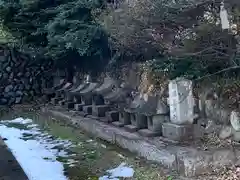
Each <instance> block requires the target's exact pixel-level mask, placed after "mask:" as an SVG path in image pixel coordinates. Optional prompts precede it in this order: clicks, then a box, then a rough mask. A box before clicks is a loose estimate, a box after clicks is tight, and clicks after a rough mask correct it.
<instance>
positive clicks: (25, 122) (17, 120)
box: [5, 117, 33, 124]
mask: <svg viewBox="0 0 240 180" xmlns="http://www.w3.org/2000/svg"><path fill="white" fill-rule="evenodd" d="M5 122H8V123H18V124H30V123H32V122H33V121H32V120H31V119H23V118H21V117H19V118H16V119H14V120H10V121H5Z"/></svg>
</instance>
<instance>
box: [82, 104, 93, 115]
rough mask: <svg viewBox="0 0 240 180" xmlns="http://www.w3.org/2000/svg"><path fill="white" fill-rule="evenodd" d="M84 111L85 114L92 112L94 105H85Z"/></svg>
mask: <svg viewBox="0 0 240 180" xmlns="http://www.w3.org/2000/svg"><path fill="white" fill-rule="evenodd" d="M83 112H84V113H85V114H92V105H87V106H83Z"/></svg>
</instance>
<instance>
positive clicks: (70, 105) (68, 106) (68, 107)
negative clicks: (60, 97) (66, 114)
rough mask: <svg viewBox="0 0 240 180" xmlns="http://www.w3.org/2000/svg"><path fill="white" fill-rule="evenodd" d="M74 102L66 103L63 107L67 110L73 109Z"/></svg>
mask: <svg viewBox="0 0 240 180" xmlns="http://www.w3.org/2000/svg"><path fill="white" fill-rule="evenodd" d="M74 105H75V102H66V103H65V106H66V108H67V109H74Z"/></svg>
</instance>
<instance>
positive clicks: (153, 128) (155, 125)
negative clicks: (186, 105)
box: [147, 115, 169, 134]
mask: <svg viewBox="0 0 240 180" xmlns="http://www.w3.org/2000/svg"><path fill="white" fill-rule="evenodd" d="M164 122H169V116H167V115H153V116H148V117H147V124H148V125H147V126H148V128H147V129H148V130H149V132H152V133H156V134H162V124H163V123H164Z"/></svg>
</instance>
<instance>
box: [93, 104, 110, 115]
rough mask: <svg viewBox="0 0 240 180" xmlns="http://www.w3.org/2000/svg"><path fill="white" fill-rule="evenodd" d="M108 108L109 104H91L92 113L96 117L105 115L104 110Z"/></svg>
mask: <svg viewBox="0 0 240 180" xmlns="http://www.w3.org/2000/svg"><path fill="white" fill-rule="evenodd" d="M109 110H110V106H109V105H97V106H96V105H93V106H92V114H93V115H94V116H97V117H105V116H106V112H107V111H109Z"/></svg>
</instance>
